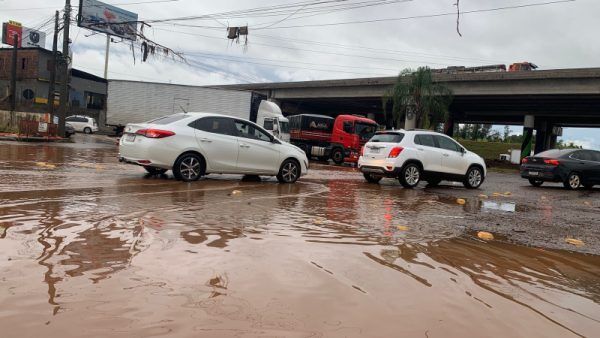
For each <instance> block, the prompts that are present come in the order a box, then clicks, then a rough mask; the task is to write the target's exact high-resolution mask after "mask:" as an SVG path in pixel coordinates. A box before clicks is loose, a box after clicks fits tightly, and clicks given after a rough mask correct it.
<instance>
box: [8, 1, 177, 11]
mask: <svg viewBox="0 0 600 338" xmlns="http://www.w3.org/2000/svg"><path fill="white" fill-rule="evenodd" d="M177 1H179V0H149V1H138V2H126V3H114V4H112V3H107V5H111V6H131V5H141V4H153V3H163V2H177ZM94 6H96V5H91V6H86V7H94ZM57 7H60V6H54V7H31V8H7V9H2V11H3V12H17V11H33V10H46V9H56V8H57ZM72 7H75V6H74V5H72Z"/></svg>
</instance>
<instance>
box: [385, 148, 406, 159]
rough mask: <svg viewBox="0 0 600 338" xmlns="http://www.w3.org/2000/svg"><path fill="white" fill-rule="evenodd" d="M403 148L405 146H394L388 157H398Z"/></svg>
mask: <svg viewBox="0 0 600 338" xmlns="http://www.w3.org/2000/svg"><path fill="white" fill-rule="evenodd" d="M402 150H404V148H402V147H394V148H393V149H392V150H391V151H390V154H389V155H388V158H396V157H398V156H399V155H400V153H401V152H402Z"/></svg>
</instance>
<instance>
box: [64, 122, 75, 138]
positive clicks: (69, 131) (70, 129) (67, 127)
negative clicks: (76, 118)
mask: <svg viewBox="0 0 600 338" xmlns="http://www.w3.org/2000/svg"><path fill="white" fill-rule="evenodd" d="M74 134H75V128H73V125H72V124H70V123H65V135H66V136H67V137H71V136H73V135H74Z"/></svg>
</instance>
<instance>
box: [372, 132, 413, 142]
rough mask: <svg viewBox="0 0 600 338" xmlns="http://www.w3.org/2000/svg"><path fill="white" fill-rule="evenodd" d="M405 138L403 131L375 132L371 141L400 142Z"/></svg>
mask: <svg viewBox="0 0 600 338" xmlns="http://www.w3.org/2000/svg"><path fill="white" fill-rule="evenodd" d="M403 138H404V134H403V133H379V134H375V136H373V137H372V138H371V140H369V142H385V143H400V142H402V139H403Z"/></svg>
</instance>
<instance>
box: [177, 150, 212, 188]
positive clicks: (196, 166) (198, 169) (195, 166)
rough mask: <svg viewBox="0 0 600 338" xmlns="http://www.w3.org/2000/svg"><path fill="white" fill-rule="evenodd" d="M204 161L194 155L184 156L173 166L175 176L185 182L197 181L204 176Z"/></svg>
mask: <svg viewBox="0 0 600 338" xmlns="http://www.w3.org/2000/svg"><path fill="white" fill-rule="evenodd" d="M204 171H205V165H204V160H203V159H202V158H201V157H200V156H198V155H196V154H193V153H189V154H183V155H182V156H180V157H179V158H178V159H177V161H176V162H175V166H173V175H175V177H176V178H177V179H180V180H182V181H184V182H192V181H197V180H198V179H199V178H200V177H202V176H203V175H204Z"/></svg>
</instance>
